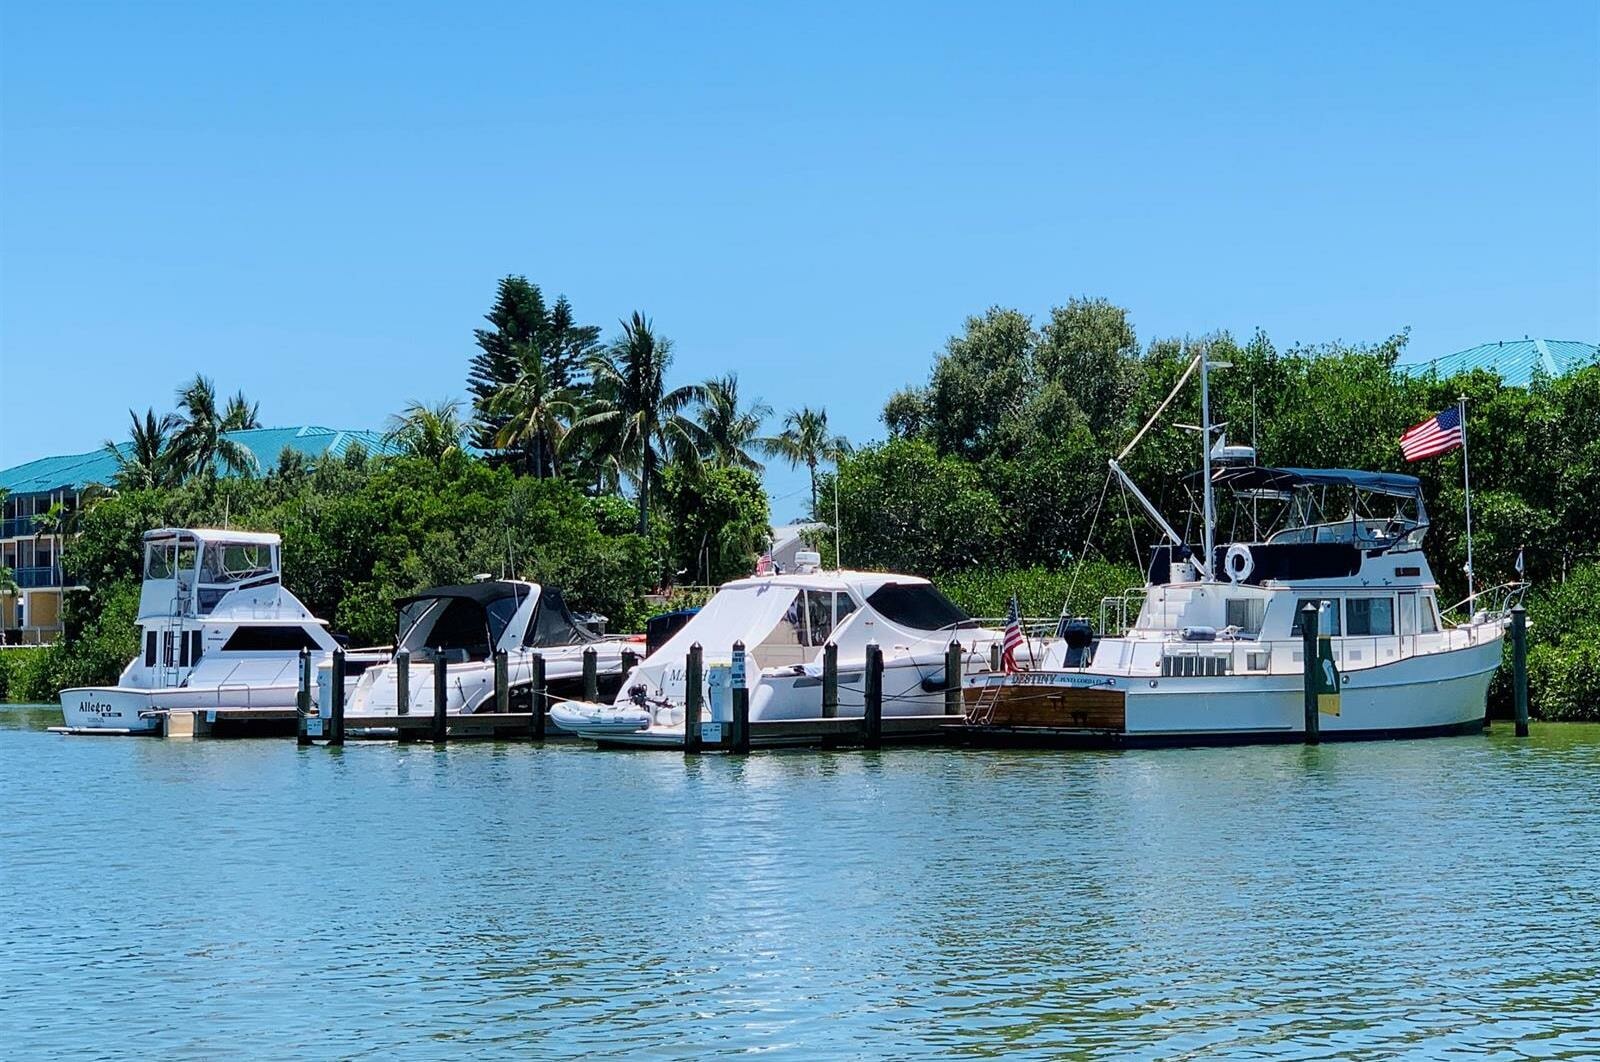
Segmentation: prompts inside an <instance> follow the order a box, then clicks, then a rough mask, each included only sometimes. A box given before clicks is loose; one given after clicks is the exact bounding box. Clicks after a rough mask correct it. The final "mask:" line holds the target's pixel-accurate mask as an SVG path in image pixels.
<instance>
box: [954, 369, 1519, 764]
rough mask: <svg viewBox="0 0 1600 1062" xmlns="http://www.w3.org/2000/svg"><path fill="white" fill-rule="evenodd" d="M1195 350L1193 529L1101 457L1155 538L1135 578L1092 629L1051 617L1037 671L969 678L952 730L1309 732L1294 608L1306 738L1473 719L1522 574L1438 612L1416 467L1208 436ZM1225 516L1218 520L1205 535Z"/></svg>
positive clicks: (1215, 738) (1034, 737) (1287, 736)
mask: <svg viewBox="0 0 1600 1062" xmlns="http://www.w3.org/2000/svg"><path fill="white" fill-rule="evenodd" d="M1196 363H1198V367H1199V369H1200V374H1201V381H1202V382H1201V388H1202V425H1203V426H1204V427H1203V430H1204V431H1205V435H1204V438H1205V439H1206V441H1207V445H1205V446H1204V447H1203V454H1204V472H1203V479H1202V499H1201V502H1202V512H1201V513H1200V514H1199V516H1200V527H1201V541H1200V542H1199V543H1195V544H1190V543H1188V542H1186V541H1185V539H1184V537H1183V536H1181V535H1179V534H1178V533H1177V532H1176V531H1175V530H1174V529H1173V527H1172V525H1171V524H1169V523H1167V521H1166V520H1165V519H1164V518H1163V517H1162V515H1161V513H1160V512H1159V511H1157V510H1156V508H1155V506H1153V505H1152V504H1151V503H1150V502H1149V501H1148V500H1147V499H1146V497H1145V496H1144V494H1143V493H1142V492H1140V491H1139V489H1138V487H1137V486H1135V485H1134V484H1133V482H1132V481H1131V479H1128V478H1127V476H1126V474H1125V473H1124V472H1123V471H1122V469H1121V467H1120V465H1119V464H1118V461H1117V460H1113V461H1112V462H1111V471H1112V473H1113V474H1116V475H1118V476H1122V477H1123V480H1124V483H1125V484H1126V486H1127V488H1128V490H1129V493H1130V494H1132V495H1133V497H1134V498H1135V499H1136V500H1137V501H1138V503H1139V504H1140V505H1141V506H1143V507H1144V508H1145V510H1146V512H1147V513H1148V514H1149V515H1150V516H1151V518H1152V520H1153V521H1154V522H1155V523H1156V524H1157V526H1159V527H1160V528H1161V529H1162V531H1163V533H1164V534H1165V537H1166V541H1165V542H1164V543H1163V544H1161V545H1159V546H1157V547H1155V549H1154V550H1153V551H1152V554H1151V559H1150V562H1149V567H1148V571H1147V582H1146V585H1145V586H1144V587H1143V588H1142V589H1141V590H1137V591H1131V592H1129V593H1128V594H1125V595H1122V596H1121V597H1119V598H1110V599H1107V600H1106V601H1105V602H1104V603H1103V604H1102V606H1101V616H1100V620H1101V636H1100V637H1099V638H1098V639H1096V638H1093V637H1091V636H1090V632H1089V626H1088V624H1087V623H1086V622H1083V621H1079V622H1077V623H1073V624H1065V625H1066V626H1069V627H1072V628H1073V630H1068V631H1067V632H1066V633H1067V635H1068V637H1067V639H1066V640H1065V641H1063V642H1060V643H1058V644H1056V645H1055V646H1052V647H1051V648H1050V649H1049V650H1048V651H1047V653H1046V656H1045V659H1044V660H1043V661H1042V664H1041V666H1040V667H1039V668H1037V669H1035V670H1031V671H1017V672H1015V673H1012V674H1005V675H994V676H985V677H982V678H980V679H979V680H978V681H976V682H975V683H973V684H972V685H971V687H970V688H969V689H967V690H966V691H965V694H964V697H965V704H966V715H967V724H968V725H967V727H966V736H967V737H969V738H970V739H972V740H974V741H979V742H984V743H1020V744H1057V743H1059V744H1069V745H1071V744H1212V743H1249V742H1270V741H1302V740H1305V739H1306V737H1307V730H1308V727H1307V722H1306V716H1305V712H1306V707H1305V675H1306V663H1305V649H1304V641H1303V637H1302V631H1303V626H1302V625H1303V624H1305V623H1308V622H1309V621H1308V620H1307V618H1306V617H1307V615H1308V612H1307V606H1308V605H1309V606H1311V608H1312V609H1313V610H1314V613H1313V614H1314V615H1315V617H1316V629H1317V637H1318V642H1317V645H1318V650H1317V652H1318V660H1317V662H1316V663H1315V664H1314V668H1316V669H1320V670H1318V671H1316V672H1315V673H1316V674H1318V675H1319V676H1320V678H1319V681H1320V693H1319V697H1318V704H1319V706H1320V709H1321V710H1320V711H1319V712H1318V713H1317V714H1316V715H1315V716H1314V719H1315V721H1316V724H1317V729H1318V730H1319V731H1320V736H1321V738H1323V739H1341V738H1345V739H1349V738H1368V737H1413V736H1416V737H1420V736H1430V735H1442V734H1462V733H1473V732H1478V731H1481V730H1482V729H1483V727H1484V722H1485V701H1486V695H1487V690H1488V687H1489V681H1490V678H1491V677H1492V676H1493V674H1494V672H1495V670H1496V669H1497V668H1498V667H1499V666H1500V661H1501V648H1502V641H1503V636H1504V632H1505V630H1506V628H1507V626H1508V624H1509V612H1510V608H1511V606H1512V605H1514V604H1515V603H1517V601H1518V600H1519V599H1520V596H1521V594H1522V592H1523V590H1524V589H1525V585H1524V584H1521V583H1512V584H1505V585H1503V586H1500V587H1495V588H1493V589H1492V590H1488V591H1484V592H1480V593H1476V594H1473V595H1471V596H1470V597H1469V598H1468V600H1467V601H1466V602H1464V603H1463V605H1464V606H1465V613H1464V617H1463V618H1461V619H1460V620H1459V621H1455V622H1452V620H1451V619H1450V610H1447V609H1441V607H1440V604H1439V599H1438V590H1439V587H1438V583H1437V582H1436V581H1435V579H1434V577H1433V573H1432V570H1431V569H1430V567H1429V564H1428V559H1427V557H1426V556H1425V555H1424V553H1423V548H1422V547H1423V541H1424V539H1425V537H1426V535H1427V531H1428V514H1427V510H1426V509H1425V507H1424V505H1423V495H1422V487H1421V484H1420V482H1419V481H1418V480H1417V479H1416V478H1415V477H1413V476H1407V475H1399V474H1395V473H1388V472H1367V471H1360V470H1353V469H1340V468H1329V469H1310V468H1267V467H1260V466H1257V465H1256V464H1255V463H1254V456H1255V455H1254V450H1253V449H1252V448H1250V447H1238V446H1235V447H1229V446H1227V445H1226V444H1225V442H1224V441H1223V440H1222V439H1221V438H1220V437H1219V438H1218V439H1217V440H1216V443H1215V445H1212V444H1211V443H1210V440H1211V437H1212V429H1211V428H1210V424H1209V398H1208V396H1207V395H1206V393H1205V381H1206V370H1207V365H1206V364H1205V355H1203V354H1202V355H1200V356H1198V357H1197V359H1196ZM1196 363H1191V365H1190V367H1189V371H1187V372H1185V374H1184V379H1187V378H1188V376H1189V375H1190V374H1191V373H1192V372H1193V371H1194V369H1195V368H1196V367H1197V365H1196ZM1178 386H1179V387H1182V386H1183V380H1180V381H1179V384H1178ZM1176 393H1177V392H1176V390H1175V391H1174V395H1176ZM1168 401H1169V402H1170V401H1171V398H1170V397H1169V399H1168ZM1164 407H1165V403H1163V408H1164ZM1159 414H1160V410H1158V411H1157V415H1158V416H1159ZM1154 419H1155V418H1152V419H1151V423H1154ZM1148 428H1149V424H1147V425H1146V426H1145V430H1148ZM1143 434H1144V432H1143V431H1141V432H1140V433H1139V435H1140V436H1142V435H1143ZM1137 441H1138V436H1136V437H1135V440H1134V442H1135V443H1137ZM1131 448H1132V444H1130V446H1129V448H1128V449H1131ZM1127 452H1128V450H1124V451H1123V454H1122V455H1120V456H1126V454H1127ZM1119 459H1120V457H1119ZM1225 518H1228V519H1225ZM1224 523H1226V525H1227V526H1228V527H1230V528H1231V532H1230V533H1228V534H1226V535H1224V536H1223V538H1222V540H1221V541H1219V540H1218V536H1217V531H1218V527H1219V525H1222V524H1224ZM1469 555H1470V554H1469ZM1129 614H1134V616H1135V618H1134V619H1133V621H1132V623H1131V624H1128V623H1126V621H1125V617H1126V616H1127V615H1129ZM1074 635H1076V636H1074Z"/></svg>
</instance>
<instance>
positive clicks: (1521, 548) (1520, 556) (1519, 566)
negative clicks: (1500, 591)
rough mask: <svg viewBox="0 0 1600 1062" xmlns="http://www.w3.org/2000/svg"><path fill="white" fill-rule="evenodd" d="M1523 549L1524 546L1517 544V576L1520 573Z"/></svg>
mask: <svg viewBox="0 0 1600 1062" xmlns="http://www.w3.org/2000/svg"><path fill="white" fill-rule="evenodd" d="M1523 549H1524V547H1522V546H1518V547H1517V574H1518V575H1519V576H1520V575H1521V574H1522V551H1523Z"/></svg>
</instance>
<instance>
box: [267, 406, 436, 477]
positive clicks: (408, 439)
mask: <svg viewBox="0 0 1600 1062" xmlns="http://www.w3.org/2000/svg"><path fill="white" fill-rule="evenodd" d="M466 434H467V425H466V422H465V421H463V420H462V419H461V403H460V402H458V401H456V400H455V399H452V398H446V399H442V400H441V401H438V402H435V403H434V404H433V405H431V406H430V405H427V404H426V403H423V402H418V401H415V400H413V401H412V403H411V404H410V405H408V406H406V408H405V410H404V411H403V412H400V413H395V414H393V415H392V416H390V417H389V431H388V433H387V434H386V435H384V439H385V441H387V442H391V443H394V444H395V445H397V446H399V447H400V449H401V450H402V451H404V452H405V453H407V454H410V455H411V456H412V457H420V458H423V459H424V460H426V461H431V462H432V463H433V466H434V467H435V468H439V467H442V466H443V465H444V463H445V461H447V460H448V459H449V458H450V457H451V456H452V455H454V454H459V453H461V452H462V450H461V440H462V439H463V438H464V437H465V436H466ZM280 463H281V462H280Z"/></svg>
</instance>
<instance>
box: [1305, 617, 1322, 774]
mask: <svg viewBox="0 0 1600 1062" xmlns="http://www.w3.org/2000/svg"><path fill="white" fill-rule="evenodd" d="M1318 611H1319V610H1318V608H1317V605H1316V603H1315V602H1310V601H1308V602H1306V607H1305V608H1303V609H1301V610H1300V649H1301V655H1302V664H1303V665H1304V666H1303V669H1302V670H1303V672H1304V675H1305V698H1306V700H1305V709H1306V711H1305V715H1306V720H1305V730H1306V732H1305V742H1306V744H1307V745H1315V744H1318V743H1319V742H1320V741H1321V740H1322V732H1321V731H1322V721H1321V720H1320V719H1318V718H1317V614H1318Z"/></svg>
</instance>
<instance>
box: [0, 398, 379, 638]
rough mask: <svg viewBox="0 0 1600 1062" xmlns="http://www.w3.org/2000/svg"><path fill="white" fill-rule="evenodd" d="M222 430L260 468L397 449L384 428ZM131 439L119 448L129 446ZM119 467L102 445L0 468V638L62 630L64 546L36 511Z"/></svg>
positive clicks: (108, 477) (107, 479) (78, 493)
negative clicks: (0, 587)
mask: <svg viewBox="0 0 1600 1062" xmlns="http://www.w3.org/2000/svg"><path fill="white" fill-rule="evenodd" d="M225 435H226V437H227V438H228V439H230V440H232V441H233V442H237V443H239V444H240V445H242V446H244V447H245V449H247V450H249V451H250V453H251V454H253V455H254V456H255V459H256V464H257V465H258V467H260V468H262V469H264V470H267V469H272V468H274V467H276V465H277V463H278V456H279V455H280V454H281V453H282V452H283V451H284V450H291V451H294V452H295V453H298V454H301V455H303V456H304V457H305V458H306V459H307V460H308V461H310V462H312V463H315V462H316V461H318V460H320V459H321V458H324V457H329V456H332V457H343V456H344V455H345V454H346V453H348V452H349V451H350V449H351V448H352V447H357V446H359V447H361V448H362V449H364V450H365V451H366V452H367V453H369V454H392V453H396V452H398V448H397V447H396V446H395V445H394V444H393V443H392V442H391V441H389V440H388V439H386V438H385V437H384V436H383V434H382V433H380V432H375V431H343V430H339V429H336V428H322V427H316V426H308V427H299V428H250V429H247V430H244V431H230V432H226V433H225ZM130 447H131V444H129V443H122V444H120V445H119V446H118V447H117V449H118V450H121V451H123V452H124V453H126V452H127V451H128V449H129V448H130ZM116 474H117V462H116V459H115V458H113V457H112V456H111V454H110V453H109V452H107V450H106V449H105V448H104V447H102V448H100V449H98V450H91V451H90V452H88V453H83V454H67V455H64V456H60V457H41V458H38V459H37V460H34V461H25V462H23V463H22V464H20V465H16V466H14V467H12V468H7V469H4V470H0V491H5V492H6V494H5V504H4V507H3V510H0V566H3V567H5V568H9V569H10V570H11V573H12V580H13V581H14V582H15V583H16V585H17V590H16V591H15V592H14V593H11V594H0V642H9V643H16V642H30V643H39V642H48V641H51V640H53V639H54V638H55V637H56V636H57V635H59V634H60V632H61V593H62V589H63V585H64V582H65V580H64V578H63V576H62V571H61V548H62V546H63V545H64V536H62V535H59V534H54V533H51V532H49V531H47V530H44V529H42V528H41V527H40V525H39V524H38V522H37V521H36V519H35V518H36V517H38V516H40V515H42V514H44V513H47V512H49V511H50V509H51V507H52V506H54V505H57V504H59V505H61V506H62V507H63V508H64V509H66V510H67V511H71V510H74V509H76V508H77V507H78V506H79V505H80V504H81V503H82V495H83V491H84V490H85V489H86V488H87V487H89V486H90V485H91V484H96V483H99V484H109V483H111V482H112V481H113V480H114V479H115V478H116Z"/></svg>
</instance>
